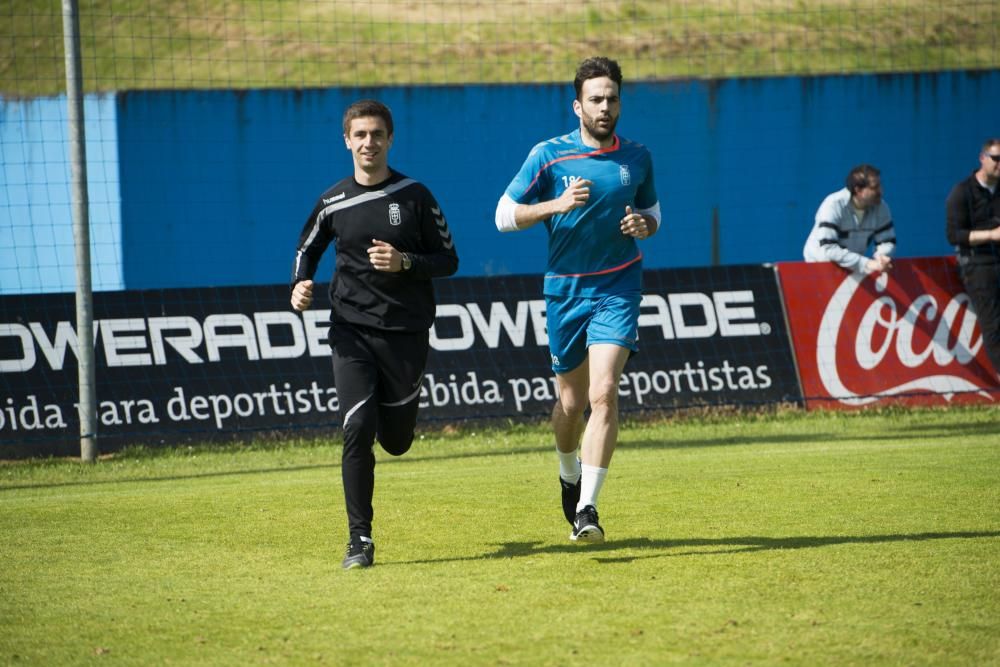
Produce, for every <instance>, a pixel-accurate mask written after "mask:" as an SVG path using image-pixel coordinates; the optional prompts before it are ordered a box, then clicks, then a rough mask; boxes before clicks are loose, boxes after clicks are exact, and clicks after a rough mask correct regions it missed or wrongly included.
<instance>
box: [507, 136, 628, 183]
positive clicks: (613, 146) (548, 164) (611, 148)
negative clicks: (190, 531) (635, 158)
mask: <svg viewBox="0 0 1000 667" xmlns="http://www.w3.org/2000/svg"><path fill="white" fill-rule="evenodd" d="M619 148H621V142H620V141H619V140H618V135H617V134H616V135H615V142H614V143H613V144H611V145H610V146H608V147H607V148H598V149H596V150H593V151H590V152H589V153H580V154H579V155H565V156H563V157H559V158H556V159H555V160H550V161H549V162H546V163H545V164H543V165H542V168H541V169H539V170H538V173H537V174H535V177H534V178H533V179H531V183H528V187H527V188H525V190H524V193H522V194H521V196H522V197H523V196H524V195H525V194H527V193H529V192H531V188H533V187H534V186H535V183H536V182H537V181H538V178H539V176H541V175H542V172H543V171H545V170H546V169H548V168H549V167H551V166H552V165H554V164H556V163H557V162H563V161H565V160H579V159H581V158H585V157H594V156H595V155H601V154H602V153H611V152H613V151H616V150H618V149H619Z"/></svg>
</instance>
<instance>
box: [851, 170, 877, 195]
mask: <svg viewBox="0 0 1000 667" xmlns="http://www.w3.org/2000/svg"><path fill="white" fill-rule="evenodd" d="M881 173H882V172H881V171H879V170H878V169H876V168H875V167H873V166H871V165H870V164H859V165H858V166H857V167H855V168H854V169H851V172H850V173H849V174H847V180H846V181H845V183H844V184H845V185H846V186H847V190H848V192H850V193H851V194H852V195H853V194H854V191H855V190H857V189H859V188H864V187H867V186H869V185H871V179H872V177H873V176H878V175H879V174H881Z"/></svg>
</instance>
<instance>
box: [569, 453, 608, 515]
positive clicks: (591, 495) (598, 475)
mask: <svg viewBox="0 0 1000 667" xmlns="http://www.w3.org/2000/svg"><path fill="white" fill-rule="evenodd" d="M580 471H581V476H580V502H578V503H577V504H576V511H577V512H579V511H580V510H582V509H583V508H584V507H586V506H587V505H593V506H594V509H597V496H598V495H599V494H600V493H601V486H602V485H603V484H604V478H605V477H607V475H608V469H607V468H598V467H597V466H589V465H587V464H586V463H584V464H583V465H581V466H580Z"/></svg>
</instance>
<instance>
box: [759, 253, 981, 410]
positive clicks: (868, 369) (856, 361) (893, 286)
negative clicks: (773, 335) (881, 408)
mask: <svg viewBox="0 0 1000 667" xmlns="http://www.w3.org/2000/svg"><path fill="white" fill-rule="evenodd" d="M777 266H778V275H779V278H780V282H781V290H782V295H783V299H784V303H785V308H786V313H787V317H788V322H789V329H790V334H791V338H792V346H793V349H794V353H795V358H796V361H797V363H798V369H799V375H800V381H801V385H802V392H803V395H804V398H805V402H806V406H807V407H808V408H810V409H813V408H841V409H847V408H857V407H864V406H874V405H885V404H892V403H897V404H898V403H901V404H905V405H947V404H949V403H996V402H1000V384H998V381H997V375H996V373H995V372H994V370H993V367H992V365H991V364H990V361H989V359H988V358H987V356H986V350H985V348H984V347H983V338H982V334H981V331H980V328H979V325H978V322H977V321H976V316H975V313H974V312H972V311H971V310H970V308H969V298H968V296H967V295H966V294H965V292H964V288H963V287H962V283H961V280H960V279H959V274H958V268H957V266H956V262H955V260H954V258H950V257H929V258H918V259H901V260H897V261H896V262H895V267H894V268H893V270H892V272H891V273H888V274H871V275H861V274H856V273H849V272H847V271H844V270H843V269H841V268H840V267H839V266H836V265H834V264H827V263H822V264H807V263H805V262H783V263H779V264H778V265H777Z"/></svg>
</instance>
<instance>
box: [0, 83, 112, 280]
mask: <svg viewBox="0 0 1000 667" xmlns="http://www.w3.org/2000/svg"><path fill="white" fill-rule="evenodd" d="M116 111H117V105H116V103H115V98H114V96H113V95H104V96H100V95H95V96H89V97H88V98H87V99H86V100H85V102H84V109H83V113H84V118H85V123H84V133H85V134H86V137H87V141H86V153H87V169H88V174H87V177H88V188H87V194H88V198H89V199H90V209H89V211H90V254H91V265H92V267H93V272H92V276H91V280H92V283H93V287H94V289H96V290H119V289H123V287H124V276H123V274H122V263H121V216H120V213H121V195H120V193H119V190H118V146H117V118H116V116H115V114H116ZM67 134H68V129H67V121H66V98H65V96H63V97H53V98H38V99H33V100H8V99H2V98H0V294H18V293H35V292H65V291H72V290H73V288H74V285H75V284H76V273H75V272H76V269H75V260H76V258H75V246H74V242H73V217H72V208H71V204H70V190H71V185H70V165H69V139H68V136H67Z"/></svg>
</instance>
